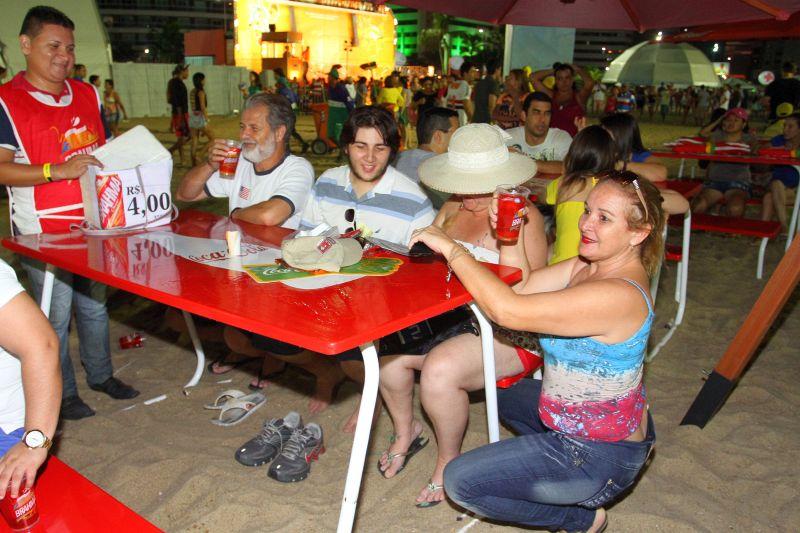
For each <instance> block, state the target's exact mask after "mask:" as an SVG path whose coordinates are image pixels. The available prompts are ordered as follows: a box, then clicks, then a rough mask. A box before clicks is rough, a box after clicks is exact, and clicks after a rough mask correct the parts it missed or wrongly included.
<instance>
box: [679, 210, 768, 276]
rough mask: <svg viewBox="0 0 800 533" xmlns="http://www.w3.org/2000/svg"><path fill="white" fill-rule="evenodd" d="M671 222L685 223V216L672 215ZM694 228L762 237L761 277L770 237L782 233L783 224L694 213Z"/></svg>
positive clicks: (757, 270)
mask: <svg viewBox="0 0 800 533" xmlns="http://www.w3.org/2000/svg"><path fill="white" fill-rule="evenodd" d="M669 224H670V225H671V226H680V225H681V224H683V217H682V216H678V215H676V216H671V217H670V218H669ZM692 229H693V230H701V231H710V232H713V233H728V234H733V235H745V236H749V237H758V238H760V239H761V246H759V249H758V267H757V269H756V278H758V279H761V278H762V276H763V274H764V254H765V252H766V249H767V243H768V242H769V240H770V239H774V238H775V237H777V236H778V235H779V234H780V232H781V225H780V224H779V223H778V222H774V221H763V220H754V219H752V218H734V217H723V216H713V215H705V214H699V213H694V214H693V215H692Z"/></svg>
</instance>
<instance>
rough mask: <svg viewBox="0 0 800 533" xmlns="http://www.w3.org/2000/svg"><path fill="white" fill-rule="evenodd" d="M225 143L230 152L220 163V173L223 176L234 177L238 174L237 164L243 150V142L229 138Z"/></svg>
mask: <svg viewBox="0 0 800 533" xmlns="http://www.w3.org/2000/svg"><path fill="white" fill-rule="evenodd" d="M225 144H226V145H227V146H228V153H227V154H225V159H223V160H222V163H220V165H219V175H220V177H221V178H226V179H233V177H234V175H236V165H238V164H239V154H240V153H241V152H242V143H240V142H239V141H235V140H233V139H227V140H226V141H225Z"/></svg>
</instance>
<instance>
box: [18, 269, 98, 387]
mask: <svg viewBox="0 0 800 533" xmlns="http://www.w3.org/2000/svg"><path fill="white" fill-rule="evenodd" d="M22 267H23V268H24V269H25V271H26V272H27V273H28V280H29V282H30V284H31V293H32V294H33V295H35V296H36V301H37V302H39V303H41V299H42V287H43V286H44V265H43V264H42V263H41V262H38V261H34V260H32V259H28V258H23V259H22ZM55 274H56V279H55V282H54V283H53V297H52V299H51V301H50V324H52V326H53V329H55V330H56V334H57V335H58V355H59V359H60V360H61V377H62V378H63V380H64V390H63V393H62V397H63V398H69V397H70V396H77V395H78V386H77V384H76V383H75V370H74V369H73V367H72V360H71V359H70V357H69V321H70V318H71V316H72V311H73V310H74V311H75V325H76V327H77V329H78V341H79V345H78V347H79V350H80V356H81V363H83V368H84V369H85V370H86V381H87V382H88V383H89V385H99V384H101V383H103V382H104V381H105V380H107V379H108V378H110V377H111V374H112V372H113V369H112V366H111V348H110V346H109V341H108V311H107V310H106V286H105V285H103V284H101V283H98V282H96V281H92V280H90V279H87V278H84V277H81V276H77V275H74V274H71V273H69V272H66V271H64V270H61V269H56V273H55Z"/></svg>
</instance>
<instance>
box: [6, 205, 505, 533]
mask: <svg viewBox="0 0 800 533" xmlns="http://www.w3.org/2000/svg"><path fill="white" fill-rule="evenodd" d="M230 229H238V230H239V231H241V233H242V243H243V244H242V247H243V249H245V248H246V244H247V243H253V244H261V245H268V246H272V247H276V248H279V247H280V243H281V240H282V239H283V238H284V237H285V236H286V235H288V234H289V233H290V231H289V230H287V229H284V228H269V227H264V226H257V225H253V224H248V223H233V222H231V221H230V220H228V219H227V218H226V217H220V216H216V215H212V214H209V213H203V212H199V211H194V210H188V211H184V212H182V213H181V215H180V216H179V218H178V219H177V220H176V221H174V222H173V223H172V224H171V225H169V226H163V227H161V228H155V229H154V230H150V231H148V232H143V233H139V234H126V235H123V236H111V237H87V236H84V235H82V234H81V233H78V232H73V233H70V234H61V235H48V234H41V235H23V236H17V237H11V238H7V239H4V240H3V245H4V246H5V247H6V248H8V249H10V250H12V251H14V252H16V253H19V254H22V255H25V256H28V257H32V258H34V259H38V260H40V261H43V262H44V263H46V264H47V275H46V277H45V287H44V290H43V295H42V308H43V309H48V308H49V294H48V291H50V290H51V289H52V279H53V272H54V268H55V267H57V268H61V269H64V270H67V271H69V272H73V273H75V274H78V275H81V276H84V277H87V278H90V279H93V280H96V281H99V282H101V283H104V284H106V285H109V286H112V287H116V288H119V289H122V290H125V291H128V292H131V293H133V294H136V295H138V296H142V297H145V298H148V299H150V300H153V301H157V302H160V303H163V304H166V305H170V306H173V307H176V308H178V309H181V310H182V311H183V312H184V316H185V317H187V324H188V325H189V329H190V334H191V336H192V341H193V343H194V345H195V351H196V354H197V367H196V370H195V376H194V377H193V378H192V380H190V382H189V384H188V385H187V386H191V385H194V384H195V383H196V382H197V380H198V379H199V376H200V375H201V374H202V371H203V368H204V356H203V351H202V347H201V345H200V342H199V339H198V338H197V335H196V331H195V329H194V324H193V322H192V320H191V315H190V313H193V314H197V315H201V316H204V317H206V318H210V319H213V320H216V321H219V322H222V323H225V324H228V325H231V326H235V327H238V328H242V329H245V330H248V331H252V332H254V333H258V334H260V335H264V336H267V337H271V338H274V339H278V340H281V341H283V342H288V343H292V344H296V345H299V346H302V347H303V348H307V349H309V350H313V351H316V352H319V353H322V354H327V355H333V354H338V353H340V352H343V351H345V350H349V349H351V348H355V347H360V348H361V351H362V353H363V356H364V366H365V376H366V379H365V383H364V390H363V394H362V400H361V407H360V410H359V414H358V423H357V426H356V432H355V436H354V439H353V449H352V452H351V456H350V464H349V467H348V472H347V479H346V482H345V490H344V497H343V500H342V508H341V512H340V516H339V525H338V530H339V531H350V530H351V529H352V527H353V520H354V517H355V510H356V503H357V499H358V491H359V488H360V484H361V476H362V473H363V468H364V460H365V457H366V452H367V444H368V441H369V433H370V429H371V426H372V413H373V410H374V406H375V401H376V397H377V392H378V376H379V367H378V358H377V352H376V350H375V346H374V345H373V341H374V340H376V339H379V338H380V337H383V336H385V335H388V334H391V333H394V332H396V331H399V330H401V329H403V328H405V327H408V326H411V325H413V324H416V323H418V322H420V321H422V320H425V319H428V318H431V317H433V316H436V315H439V314H441V313H444V312H446V311H449V310H451V309H455V308H456V307H459V306H461V305H464V304H470V307H471V308H472V310H473V312H475V313H476V316H477V318H478V322H479V324H480V326H481V332H482V339H484V340H485V342H483V349H484V376H485V378H486V388H487V390H486V396H487V416H488V419H489V437H490V440H492V441H496V440H498V439H499V424H498V421H497V409H496V394H495V392H496V391H495V388H494V385H495V377H494V376H495V373H494V353H493V349H492V330H491V325H490V324H489V322H488V321H487V320H486V318H485V317H484V316H483V315H482V313H481V312H480V310H479V309H478V308H477V306H476V305H475V304H474V303H471V301H472V297H471V296H470V294H469V293H468V292H467V291H466V290H465V289H464V287H463V285H461V283H460V282H459V281H458V280H457V279H456V277H455V276H453V277H452V279H451V280H450V281H448V277H447V265H446V263H445V262H444V261H443V260H442V259H441V258H440V257H434V258H429V259H427V260H425V261H421V262H416V261H410V260H409V259H408V258H406V257H401V256H398V255H395V254H391V253H388V252H387V253H382V252H381V254H380V255H383V256H386V257H395V258H400V259H402V261H403V263H402V265H401V266H400V268H399V270H397V271H396V272H394V273H393V274H390V275H388V276H366V277H362V278H359V279H355V280H352V281H349V282H347V283H344V284H340V285H335V286H330V287H325V288H320V289H315V290H303V289H297V288H292V287H289V286H286V285H284V284H282V283H280V282H275V283H256V282H255V281H254V280H253V279H251V278H250V277H249V276H248V275H247V274H246V273H244V272H240V271H235V270H229V269H225V268H218V267H214V266H209V265H207V264H201V263H200V262H197V261H193V260H189V259H187V258H185V257H181V256H179V255H176V253H175V251H176V249H175V247H174V244H171V241H170V237H169V235H170V234H171V235H175V236H176V237H174V239H175V240H177V239H178V238H179V236H187V237H200V238H205V239H208V238H209V237H210V236H213V237H215V238H217V239H223V240H224V236H225V231H226V230H230ZM156 232H158V233H159V235H160V236H161V237H164V238H163V239H160V240H158V243H159V244H157V243H156V242H153V241H152V240H149V239H143V238H140V237H137V235H140V236H141V235H144V234H153V233H156ZM165 233H166V234H167V235H166V236H164V235H163V234H165ZM148 236H150V235H148ZM199 259H201V260H202V259H208V258H199ZM211 259H213V258H211ZM487 267H488V268H490V269H491V270H492V271H494V272H495V273H497V275H498V276H499V277H500V279H502V280H503V281H505V282H506V283H515V282H516V281H518V280H519V279H520V278H521V273H520V271H519V270H518V269H515V268H509V267H500V266H496V265H487ZM48 277H49V279H50V281H49V285H48Z"/></svg>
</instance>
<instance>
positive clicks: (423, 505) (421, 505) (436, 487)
mask: <svg viewBox="0 0 800 533" xmlns="http://www.w3.org/2000/svg"><path fill="white" fill-rule="evenodd" d="M426 488H427V489H428V494H432V493H434V492H436V491H437V490H444V485H438V484H436V483H434V482H433V480H428V484H427V485H426ZM440 503H442V500H436V501H435V502H429V501H424V502H417V507H418V508H419V509H430V508H431V507H436V506H437V505H439V504H440Z"/></svg>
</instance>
